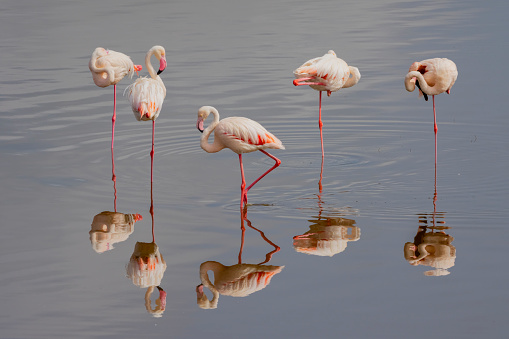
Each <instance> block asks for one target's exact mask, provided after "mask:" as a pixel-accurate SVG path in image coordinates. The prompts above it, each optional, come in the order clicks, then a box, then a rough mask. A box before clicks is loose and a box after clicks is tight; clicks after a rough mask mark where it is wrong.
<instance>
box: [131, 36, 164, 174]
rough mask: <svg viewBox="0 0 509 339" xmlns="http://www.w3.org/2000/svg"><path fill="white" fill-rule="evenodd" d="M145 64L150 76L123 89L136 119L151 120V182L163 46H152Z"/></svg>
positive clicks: (160, 102) (161, 92)
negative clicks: (156, 63) (154, 60)
mask: <svg viewBox="0 0 509 339" xmlns="http://www.w3.org/2000/svg"><path fill="white" fill-rule="evenodd" d="M152 55H154V56H155V57H156V58H157V60H159V71H158V72H157V73H156V72H155V70H154V68H153V67H152V64H151V63H150V58H151V57H152ZM145 64H146V66H147V70H148V73H149V74H150V78H147V77H143V78H138V79H137V80H136V81H135V82H134V83H132V84H131V85H129V86H128V87H127V88H126V89H125V92H127V96H128V98H129V102H130V103H131V108H132V110H133V113H134V117H135V118H136V120H138V121H140V120H143V121H146V120H152V150H151V152H150V158H151V170H150V181H151V182H152V181H153V167H154V135H155V122H156V119H157V117H158V116H159V113H161V107H162V106H163V101H164V98H165V97H166V87H165V86H164V83H163V80H161V77H160V76H159V74H161V73H162V72H163V71H164V70H165V69H166V51H165V50H164V47H162V46H154V47H152V48H151V49H150V50H149V51H148V52H147V55H146V56H145ZM125 92H124V93H125Z"/></svg>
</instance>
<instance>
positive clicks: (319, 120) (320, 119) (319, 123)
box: [318, 91, 324, 162]
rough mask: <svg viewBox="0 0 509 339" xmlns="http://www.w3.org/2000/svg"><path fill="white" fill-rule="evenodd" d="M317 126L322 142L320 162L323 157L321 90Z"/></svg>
mask: <svg viewBox="0 0 509 339" xmlns="http://www.w3.org/2000/svg"><path fill="white" fill-rule="evenodd" d="M318 126H319V127H320V142H321V144H322V162H323V157H324V151H323V135H322V126H323V122H322V91H320V102H319V109H318Z"/></svg>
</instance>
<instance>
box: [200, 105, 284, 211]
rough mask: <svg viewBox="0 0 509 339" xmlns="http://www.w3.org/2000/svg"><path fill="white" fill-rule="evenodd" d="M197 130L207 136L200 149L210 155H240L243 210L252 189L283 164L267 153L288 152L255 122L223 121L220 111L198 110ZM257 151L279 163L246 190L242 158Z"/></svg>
mask: <svg viewBox="0 0 509 339" xmlns="http://www.w3.org/2000/svg"><path fill="white" fill-rule="evenodd" d="M210 113H212V115H214V121H213V122H212V123H211V124H210V125H209V126H208V127H207V128H206V129H205V130H204V129H203V122H204V121H205V119H207V117H208V116H209V114H210ZM196 128H198V130H199V131H200V132H202V133H203V135H202V137H201V141H200V145H201V148H203V149H204V150H205V151H206V152H208V153H215V152H219V151H220V150H222V149H223V148H229V149H231V150H232V151H233V152H235V153H237V154H238V155H239V162H240V174H241V176H242V185H241V203H240V206H241V207H242V204H243V203H245V204H247V192H248V191H249V190H250V189H251V187H253V186H254V185H255V184H256V183H257V182H258V181H259V180H260V179H261V178H263V177H264V176H266V175H267V174H268V173H269V172H271V171H272V170H273V169H275V168H276V167H278V166H279V165H280V164H281V160H279V159H278V158H276V157H275V156H273V155H272V154H270V153H268V152H266V151H264V150H265V149H267V148H272V149H285V147H284V146H283V144H282V143H281V141H280V140H279V139H278V138H276V137H275V136H274V135H273V134H272V133H270V132H268V131H267V130H266V129H265V128H264V127H263V126H262V125H260V124H259V123H257V122H256V121H254V120H251V119H248V118H242V117H229V118H225V119H222V120H221V121H220V120H219V112H218V111H217V109H215V108H214V107H212V106H203V107H201V108H200V109H199V110H198V120H197V122H196ZM212 131H214V142H213V143H212V144H209V143H208V138H209V136H210V134H211V133H212ZM254 151H260V152H262V153H263V154H265V155H267V156H268V157H270V158H272V159H273V160H274V161H275V162H276V163H275V164H274V166H272V167H271V168H270V169H269V170H268V171H267V172H265V173H263V174H262V175H261V176H260V177H259V178H258V179H256V180H255V181H253V183H252V184H251V185H249V186H248V187H247V188H246V179H245V178H244V167H243V165H242V154H243V153H249V152H254Z"/></svg>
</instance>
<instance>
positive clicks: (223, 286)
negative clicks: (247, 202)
mask: <svg viewBox="0 0 509 339" xmlns="http://www.w3.org/2000/svg"><path fill="white" fill-rule="evenodd" d="M246 214H247V207H244V209H243V211H242V212H241V229H242V240H241V246H240V251H239V256H238V264H235V265H231V266H225V265H223V264H221V263H219V262H217V261H206V262H204V263H202V264H201V265H200V279H201V282H202V283H201V285H198V286H197V287H196V296H197V304H198V306H200V308H203V309H214V308H217V304H218V302H219V295H220V294H222V295H228V296H232V297H247V296H248V295H250V294H252V293H254V292H256V291H259V290H262V289H264V288H265V287H267V285H269V283H270V281H271V279H272V277H273V276H274V275H276V274H278V273H279V272H281V270H282V269H283V268H284V266H272V265H264V264H265V263H267V262H269V261H270V260H271V259H272V255H273V254H274V253H275V252H278V251H279V249H280V248H279V246H277V245H275V244H274V243H273V242H271V241H270V240H269V239H268V238H267V237H265V234H264V233H263V232H262V231H260V230H259V229H257V228H255V227H253V225H252V224H251V221H249V220H248V219H247V217H246ZM244 221H245V222H246V223H247V225H248V226H249V227H251V228H252V229H254V230H256V231H258V232H260V235H261V236H262V238H263V239H264V240H265V241H267V242H268V243H269V244H270V245H272V246H274V250H273V251H271V252H269V253H267V254H266V256H265V257H266V259H265V261H263V262H261V263H259V264H244V263H242V250H243V248H244V234H245V233H244V232H245V227H244ZM209 271H212V272H214V282H211V281H210V279H209V275H208V272H209ZM203 287H206V288H208V289H209V290H210V291H211V292H212V295H213V297H212V299H210V300H209V299H208V297H207V295H206V294H205V292H204V290H203Z"/></svg>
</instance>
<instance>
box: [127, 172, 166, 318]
mask: <svg viewBox="0 0 509 339" xmlns="http://www.w3.org/2000/svg"><path fill="white" fill-rule="evenodd" d="M150 215H151V217H152V242H137V243H136V245H135V246H134V251H133V254H132V255H131V258H130V259H129V263H128V264H127V266H126V273H127V277H128V278H129V279H130V280H131V282H132V283H133V284H134V285H136V286H138V287H140V288H146V289H147V291H146V293H145V308H146V309H147V312H148V313H150V314H152V315H153V316H154V317H161V316H162V314H163V313H164V310H165V308H166V292H165V291H164V290H163V289H162V288H161V287H160V286H159V285H161V281H162V279H163V277H164V272H165V271H166V266H167V265H166V261H165V260H164V258H163V256H162V254H161V253H160V252H159V247H158V246H157V244H156V243H155V222H154V199H153V182H152V181H151V183H150ZM156 287H157V289H158V291H159V298H158V299H156V301H155V303H156V307H155V308H152V305H151V304H152V303H151V300H150V296H151V295H152V293H153V291H154V290H155V288H156Z"/></svg>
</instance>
